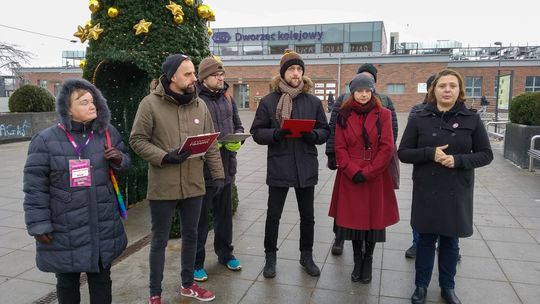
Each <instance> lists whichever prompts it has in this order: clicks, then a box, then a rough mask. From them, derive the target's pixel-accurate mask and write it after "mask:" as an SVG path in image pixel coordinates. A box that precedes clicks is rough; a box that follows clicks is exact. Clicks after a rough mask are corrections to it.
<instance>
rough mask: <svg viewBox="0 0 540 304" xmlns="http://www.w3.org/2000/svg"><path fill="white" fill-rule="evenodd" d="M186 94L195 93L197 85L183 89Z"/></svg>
mask: <svg viewBox="0 0 540 304" xmlns="http://www.w3.org/2000/svg"><path fill="white" fill-rule="evenodd" d="M181 91H182V92H184V94H193V93H194V92H195V85H188V86H187V87H185V88H182V89H181Z"/></svg>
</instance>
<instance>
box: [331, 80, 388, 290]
mask: <svg viewBox="0 0 540 304" xmlns="http://www.w3.org/2000/svg"><path fill="white" fill-rule="evenodd" d="M349 88H350V91H351V94H352V95H351V96H350V97H349V98H348V99H347V100H345V102H344V103H343V104H342V105H341V110H340V111H339V113H338V114H337V118H336V121H337V124H336V137H335V151H336V161H337V167H338V169H337V174H336V180H335V183H334V190H333V192H332V200H331V204H330V211H329V215H330V216H331V217H333V218H334V219H335V226H336V229H335V230H336V237H337V238H339V239H341V240H351V241H352V245H353V252H354V270H353V272H352V274H351V280H352V281H353V282H358V281H360V282H362V283H364V284H367V283H369V282H371V278H372V264H373V252H374V250H375V244H376V243H377V242H384V241H385V240H386V233H385V228H386V227H388V226H390V225H393V224H395V223H397V222H398V221H399V212H398V207H397V200H396V194H395V192H394V185H393V182H392V177H391V176H390V172H389V171H388V170H387V169H388V166H389V165H390V160H391V159H392V157H393V155H394V140H393V135H392V122H391V117H392V116H391V115H392V114H391V113H390V111H389V110H388V109H385V108H384V107H383V106H382V105H381V102H380V100H379V99H378V98H377V97H376V96H375V94H374V92H375V83H374V82H373V80H372V79H371V78H370V77H368V76H366V75H363V74H358V75H356V76H355V77H354V78H353V79H352V80H351V81H350V83H349Z"/></svg>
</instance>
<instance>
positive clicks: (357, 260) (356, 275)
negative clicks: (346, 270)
mask: <svg viewBox="0 0 540 304" xmlns="http://www.w3.org/2000/svg"><path fill="white" fill-rule="evenodd" d="M352 242H353V252H354V269H353V272H352V273H351V281H353V282H359V281H360V280H361V279H362V262H363V255H362V245H361V244H362V243H361V241H352ZM358 243H360V244H358Z"/></svg>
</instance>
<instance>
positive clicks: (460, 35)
mask: <svg viewBox="0 0 540 304" xmlns="http://www.w3.org/2000/svg"><path fill="white" fill-rule="evenodd" d="M145 1H150V0H145ZM176 1H177V2H178V1H180V0H176ZM164 2H165V1H164ZM205 3H206V4H208V5H210V6H211V7H212V8H213V9H214V11H215V13H216V19H217V20H216V22H213V23H212V25H211V27H213V28H220V27H221V28H225V27H246V26H270V25H294V24H319V23H337V22H358V21H383V22H384V25H385V28H386V35H387V40H388V42H390V32H399V33H400V42H435V41H436V40H456V41H460V42H462V43H463V46H489V45H490V44H493V42H495V41H501V42H502V43H503V45H505V46H506V45H510V44H512V45H526V44H527V43H528V44H529V45H540V34H539V33H538V29H539V28H540V21H539V20H540V19H539V18H538V12H539V11H540V1H533V0H513V1H506V2H502V3H503V4H498V3H497V2H495V1H492V0H491V1H487V0H480V1H474V0H453V1H424V0H422V1H420V0H409V1H403V0H401V1H388V0H387V1H384V0H379V1H376V0H372V1H361V0H342V1H320V0H272V1H268V0H266V1H256V0H227V1H221V0H207V1H205ZM89 19H90V11H89V10H88V0H53V1H44V0H39V1H38V0H26V1H17V0H6V1H2V2H1V4H0V25H7V26H11V27H18V28H23V29H26V30H30V31H35V32H40V33H46V34H50V35H54V36H59V37H63V38H65V39H66V40H61V39H55V38H49V37H43V36H39V35H35V34H30V33H24V32H20V31H15V30H12V29H8V28H5V27H2V26H0V41H2V42H7V43H10V44H16V45H18V46H19V48H20V49H23V50H25V51H30V52H32V53H33V54H34V56H33V58H32V60H31V61H30V63H29V64H27V66H61V65H62V51H63V50H83V49H85V48H86V44H81V43H80V42H77V43H71V42H69V41H68V40H70V39H76V38H74V37H73V33H74V32H75V31H76V29H77V25H83V24H84V23H85V22H86V21H87V20H89Z"/></svg>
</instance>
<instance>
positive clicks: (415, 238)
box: [412, 229, 420, 247]
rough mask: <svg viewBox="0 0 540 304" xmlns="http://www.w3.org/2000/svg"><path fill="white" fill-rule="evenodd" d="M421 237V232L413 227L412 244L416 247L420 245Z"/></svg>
mask: <svg viewBox="0 0 540 304" xmlns="http://www.w3.org/2000/svg"><path fill="white" fill-rule="evenodd" d="M419 238H420V234H419V233H418V232H416V230H414V229H413V231H412V244H413V246H414V247H416V246H417V245H418V239H419Z"/></svg>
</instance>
